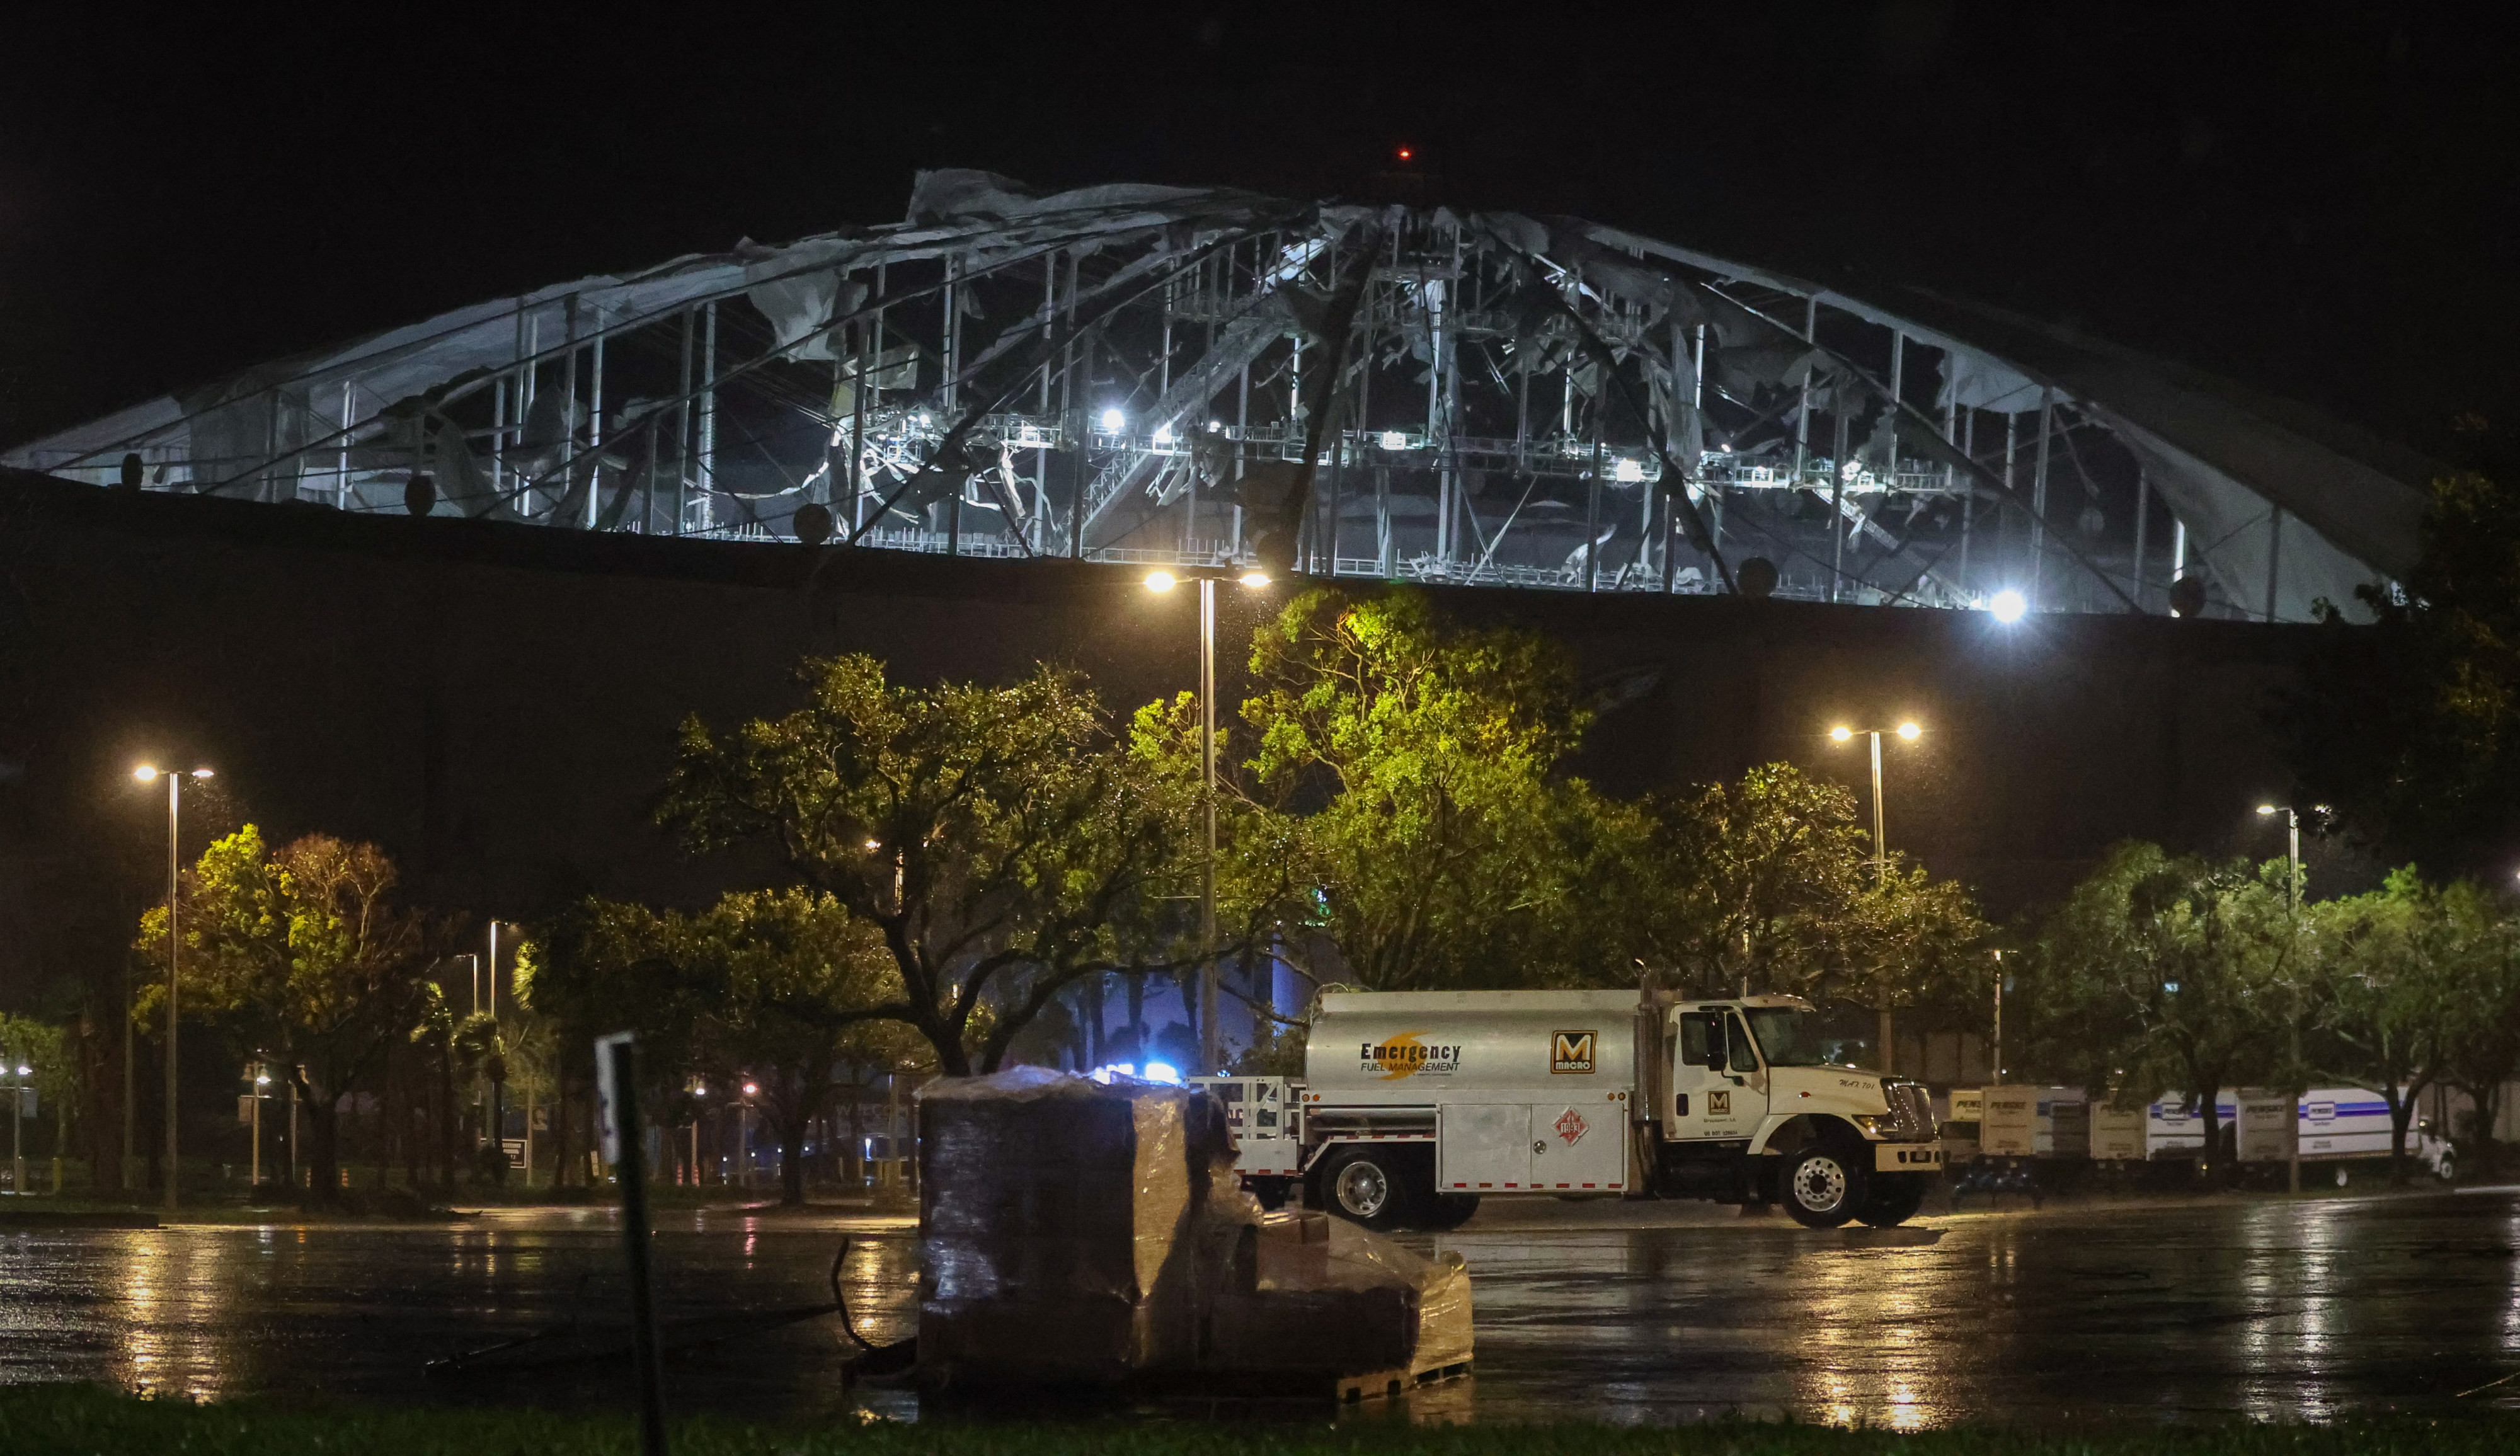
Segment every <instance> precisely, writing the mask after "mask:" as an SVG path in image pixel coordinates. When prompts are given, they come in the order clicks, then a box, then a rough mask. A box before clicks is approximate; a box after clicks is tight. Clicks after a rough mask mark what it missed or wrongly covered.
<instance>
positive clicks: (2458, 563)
mask: <svg viewBox="0 0 2520 1456" xmlns="http://www.w3.org/2000/svg"><path fill="white" fill-rule="evenodd" d="M2355 595H2356V596H2357V597H2358V598H2360V599H2361V601H2362V603H2363V608H2364V609H2365V610H2366V611H2368V612H2369V613H2370V614H2372V615H2373V617H2374V618H2375V621H2374V623H2373V624H2371V625H2367V626H2358V625H2349V624H2348V623H2347V622H2346V620H2345V617H2344V615H2343V614H2342V613H2341V612H2338V611H2335V610H2333V609H2329V610H2325V611H2323V612H2322V613H2321V616H2322V618H2323V620H2322V624H2321V628H2320V630H2321V632H2322V633H2323V634H2324V635H2323V640H2322V643H2321V648H2320V651H2319V652H2318V654H2317V656H2315V657H2314V658H2313V659H2312V660H2311V662H2310V663H2309V666H2308V670H2307V672H2306V674H2305V680H2304V683H2303V686H2302V687H2301V688H2300V689H2299V690H2298V691H2296V692H2294V693H2293V694H2291V695H2289V696H2288V697H2287V698H2286V699H2285V700H2284V701H2283V703H2282V705H2281V707H2280V709H2279V711H2278V714H2277V718H2276V726H2277V728H2278V730H2279V731H2280V733H2281V735H2282V737H2283V739H2284V740H2285V742H2286V745H2287V751H2288V755H2289V756H2290V758H2291V760H2292V763H2293V767H2294V771H2295V773H2296V775H2297V776H2298V778H2299V779H2300V781H2301V783H2302V785H2303V789H2304V792H2305V793H2306V794H2308V795H2310V796H2316V797H2318V798H2322V799H2324V800H2326V801H2328V802H2330V803H2333V804H2335V805H2337V806H2339V808H2340V809H2341V810H2342V811H2343V814H2344V816H2345V819H2346V821H2347V823H2348V825H2349V826H2350V828H2351V829H2352V831H2353V832H2354V833H2355V835H2356V836H2357V837H2358V838H2360V839H2362V840H2363V841H2366V842H2370V843H2373V844H2375V845H2376V846H2377V847H2378V848H2379V849H2380V850H2381V851H2382V852H2384V853H2386V854H2388V855H2389V856H2390V857H2392V858H2394V859H2413V860H2416V861H2419V862H2421V863H2424V864H2427V865H2431V866H2433V867H2434V868H2435V869H2436V870H2447V871H2448V872H2450V873H2452V874H2453V875H2457V874H2480V873H2486V872H2489V871H2498V870H2499V869H2500V867H2501V864H2502V856H2503V855H2505V854H2507V853H2508V849H2509V845H2510V843H2511V842H2512V840H2513V838H2514V836H2515V833H2520V490H2514V489H2512V488H2510V487H2509V486H2506V485H2504V484H2502V483H2500V482H2498V481H2497V480H2495V479H2493V478H2489V477H2486V476H2483V475H2479V474H2475V473H2473V472H2459V473H2456V474H2453V475H2451V476H2449V477H2447V478H2443V479H2441V480H2438V481H2436V482H2434V485H2433V497H2432V502H2431V506H2430V509H2429V510H2428V511H2427V513H2426V516H2425V522H2424V550H2423V555H2422V556H2421V557H2420V558H2419V559H2418V561H2417V562H2416V565H2415V567H2414V569H2412V570H2411V571H2409V572H2408V575H2407V578H2406V580H2405V581H2404V582H2402V583H2399V584H2397V585H2396V586H2394V587H2393V586H2390V585H2386V584H2373V585H2368V586H2363V587H2360V588H2358V589H2357V590H2356V593H2355Z"/></svg>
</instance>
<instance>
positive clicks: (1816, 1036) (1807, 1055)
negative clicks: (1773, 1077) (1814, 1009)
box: [1741, 1006, 1828, 1067]
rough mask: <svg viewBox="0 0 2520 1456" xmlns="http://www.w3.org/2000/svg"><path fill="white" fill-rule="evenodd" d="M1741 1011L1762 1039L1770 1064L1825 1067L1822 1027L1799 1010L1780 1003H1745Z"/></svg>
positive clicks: (1760, 1047) (1760, 1044) (1763, 1048)
mask: <svg viewBox="0 0 2520 1456" xmlns="http://www.w3.org/2000/svg"><path fill="white" fill-rule="evenodd" d="M1741 1014H1742V1015H1743V1016H1745V1017H1747V1018H1749V1020H1750V1034H1751V1035H1753V1036H1756V1037H1758V1038H1759V1050H1760V1051H1762V1052H1765V1053H1766V1054H1767V1057H1768V1065H1769V1066H1771V1067H1822V1066H1825V1065H1826V1064H1827V1062H1828V1056H1827V1054H1826V1052H1825V1051H1824V1050H1823V1048H1822V1046H1821V1040H1820V1027H1819V1026H1818V1025H1816V1024H1813V1022H1812V1019H1811V1018H1810V1017H1807V1016H1805V1015H1804V1014H1803V1013H1801V1012H1799V1011H1789V1010H1787V1009H1785V1008H1784V1007H1780V1006H1745V1007H1743V1008H1742V1009H1741Z"/></svg>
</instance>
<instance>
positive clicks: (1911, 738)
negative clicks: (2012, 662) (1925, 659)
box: [1828, 718, 1925, 1073]
mask: <svg viewBox="0 0 2520 1456" xmlns="http://www.w3.org/2000/svg"><path fill="white" fill-rule="evenodd" d="M1890 731H1891V732H1893V733H1896V734H1897V735H1899V737H1900V738H1902V739H1903V740H1905V741H1907V742H1909V743H1914V742H1915V741H1916V739H1917V738H1918V737H1919V736H1920V735H1922V734H1923V733H1924V731H1925V730H1924V729H1922V728H1919V727H1917V726H1916V723H1915V720H1914V719H1913V718H1911V719H1907V720H1905V721H1903V722H1901V723H1900V724H1899V726H1898V727H1896V728H1894V729H1892V730H1890ZM1858 733H1861V734H1863V735H1864V736H1865V737H1866V738H1868V739H1870V740H1872V873H1873V875H1874V877H1875V878H1876V879H1887V878H1888V877H1889V874H1890V845H1889V839H1888V836H1887V835H1886V834H1885V833H1884V831H1883V827H1882V815H1881V730H1880V729H1878V728H1849V727H1847V726H1846V725H1845V724H1843V723H1840V724H1839V725H1837V726H1836V727H1834V728H1831V729H1830V730H1828V736H1829V740H1830V741H1831V742H1832V743H1845V742H1847V741H1848V740H1850V739H1852V738H1854V737H1855V736H1856V735H1857V734H1858ZM1880 1015H1881V1031H1880V1035H1879V1036H1878V1037H1877V1038H1875V1039H1876V1040H1878V1041H1879V1042H1880V1054H1879V1055H1880V1062H1881V1070H1882V1071H1883V1072H1885V1073H1886V1072H1888V1071H1890V1070H1891V1069H1892V1068H1891V1065H1890V1061H1891V1058H1890V1051H1891V1048H1890V1008H1889V1007H1888V1006H1886V1005H1884V1006H1882V1007H1881V1008H1880Z"/></svg>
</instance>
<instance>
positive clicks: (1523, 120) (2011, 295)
mask: <svg viewBox="0 0 2520 1456" xmlns="http://www.w3.org/2000/svg"><path fill="white" fill-rule="evenodd" d="M389 11H390V8H370V9H361V8H355V7H328V8H326V9H324V10H321V11H313V12H307V13H303V14H300V15H297V16H295V17H294V18H285V17H280V13H279V12H276V11H275V12H272V13H271V14H272V15H273V16H274V17H280V18H274V19H269V20H260V19H257V20H252V21H248V20H247V19H244V17H245V16H247V15H248V14H253V15H256V16H259V15H261V14H262V13H261V12H259V11H251V12H249V11H248V10H242V9H239V10H231V9H228V8H224V7H203V8H197V9H195V10H192V11H190V12H189V13H175V12H161V11H152V12H146V13H133V14H124V15H110V14H106V13H104V12H105V8H104V7H85V8H79V7H65V6H56V7H51V8H49V9H48V11H47V12H46V13H44V14H42V15H40V16H37V17H32V18H30V17H27V16H24V15H21V16H19V17H16V18H14V19H13V20H12V21H11V22H10V24H9V33H8V35H7V37H6V40H5V47H6V51H5V54H6V74H5V82H0V443H16V442H18V441H20V440H22V439H25V438H27V437H29V436H32V435H34V434H37V433H40V432H44V431H46V430H49V429H53V428H57V427H60V426H64V425H68V424H72V423H76V422H78V421H80V420H83V419H86V418H89V417H92V416H94V415H97V414H100V413H103V412H104V411H106V410H108V409H111V408H113V407H116V406H118V405H121V404H124V403H128V402H130V401H132V400H134V399H138V398H141V397H145V396H148V395H150V394H154V393H157V392H159V391H162V390H165V389H167V388H170V387H183V386H186V385H189V384H195V383H199V382H202V381H203V380H206V379H209V378H212V377H215V376H217V375H219V374H220V373H222V372H224V371H227V370H231V369H234V368H237V367H239V366H243V365H246V364H249V363H252V362H254V361H257V360H260V359H265V358H269V357H273V356H275V355H280V354H283V353H287V352H290V351H293V350H295V349H299V348H304V347H308V346H312V345H317V344H322V343H326V342H329V341H336V340H339V339H342V338H346V337H350V336H354V335H357V334H360V333H363V332H366V331H368V330H372V329H376V328H380V327H383V326H387V325H391V324H395V323H399V322H403V321H406V320H409V319H413V318H417V317H421V316H425V315H427V314H428V313H429V312H431V311H434V310H437V309H440V308H443V307H446V306H449V305H453V304H458V303H463V302H467V301H472V300H473V299H476V298H480V297H484V296H494V295H498V294H502V293H509V292H515V291H517V290H521V289H524V288H528V287H531V286H535V285H539V284H544V283H549V282H555V281H558V280H561V279H563V278H566V277H572V276H576V275H579V274H583V273H589V272H596V271H602V270H607V269H616V268H628V267H635V266H639V265H642V264H646V263H651V262H654V261H658V260H661V259H663V258H665V257H667V256H670V255H672V254H674V253H677V252H683V251H691V250H714V249H722V248H725V247H727V246H729V245H731V244H732V243H734V242H735V241H736V239H738V238H739V237H743V236H747V235H748V236H751V237H754V238H759V239H763V240H780V239H786V238H790V237H793V236H796V235H799V234H803V233H809V232H815V231H820V230H823V229H827V228H832V227H835V226H840V225H844V224H851V223H879V222H888V221H893V220H897V219H898V218H899V216H900V215H901V211H902V207H903V204H904V201H905V199H906V197H907V194H908V190H909V186H910V179H911V174H912V172H913V170H914V169H916V168H918V167H922V166H955V165H959V166H978V167H986V168H990V169H992V170H996V171H1000V172H1005V173H1007V174H1009V175H1012V176H1015V177H1019V178H1023V179H1026V180H1029V181H1031V182H1033V183H1035V184H1038V185H1042V186H1045V187H1058V186H1071V185H1079V184H1085V183H1091V182H1099V181H1111V180H1146V181H1163V182H1181V183H1198V182H1218V183H1229V184H1238V185H1241V186H1245V187H1250V188H1255V189H1261V190H1267V191H1273V192H1280V193H1285V194H1293V195H1332V194H1345V195H1350V196H1372V195H1375V194H1377V193H1380V192H1385V191H1387V190H1388V188H1389V184H1388V182H1386V181H1384V180H1381V179H1379V178H1378V177H1377V174H1378V173H1381V172H1384V171H1386V170H1387V169H1389V168H1390V167H1391V166H1392V165H1393V163H1392V161H1391V158H1392V156H1393V153H1394V151H1395V149H1397V148H1399V147H1401V146H1407V147H1409V148H1411V149H1412V150H1413V152H1414V153H1415V154H1416V159H1415V161H1414V162H1413V163H1412V165H1413V166H1414V167H1415V168H1416V169H1418V170H1419V171H1421V172H1424V173H1427V174H1429V176H1428V177H1427V179H1426V183H1425V185H1426V189H1427V196H1428V197H1429V199H1430V200H1433V201H1449V202H1452V203H1455V204H1456V205H1464V206H1496V207H1515V208H1523V209H1528V210H1554V211H1569V212H1580V213H1582V214H1584V215H1587V216H1591V217H1594V218H1598V219H1599V220H1602V221H1607V222H1613V223H1618V224H1623V225H1627V226H1631V227H1634V228H1637V229H1640V230H1643V231H1645V232H1648V233H1651V234H1654V235H1657V236H1661V237H1666V238H1670V239H1672V240H1674V241H1680V242H1687V243H1691V244H1694V245H1697V246H1700V247H1704V248H1707V249H1710V250H1716V251H1720V252H1729V253H1732V254H1734V255H1738V256H1740V257H1742V258H1745V259H1748V260H1754V261H1759V262H1764V263H1767V264H1770V265H1772V266H1778V267H1783V268H1788V269H1796V270H1801V271H1804V272H1806V273H1807V274H1815V275H1819V276H1821V277H1823V279H1825V280H1827V281H1831V282H1836V283H1839V284H1841V285H1842V286H1845V287H1848V288H1850V289H1855V290H1859V291H1862V290H1869V291H1871V292H1873V293H1876V294H1881V295H1885V296H1886V295H1887V294H1888V293H1889V292H1890V291H1891V290H1892V289H1893V288H1895V287H1897V286H1900V285H1904V284H1910V283H1914V284H1922V285H1926V286H1930V287H1935V288H1939V289H1943V290H1946V291H1950V292H1954V293H1959V294H1965V295H1968V296H1975V297H1978V298H1982V299H1985V300H1988V301H1992V302H1996V303H2000V304H2003V305H2005V306H2009V307H2012V308H2017V309H2021V310H2023V311H2026V312H2029V313H2033V314H2036V315H2039V316H2042V317H2046V318H2049V319H2054V320H2059V321H2064V322H2070V323H2073V324H2075V325H2078V326H2080V327H2082V328H2085V329H2087V330H2089V331H2091V332H2093V333H2094V334H2097V335H2101V336H2104V337H2109V338H2114V339H2116V340H2118V341H2123V342H2126V343H2130V344H2133V345H2136V346H2138V347H2141V348H2146V349H2150V350H2155V351H2158V352H2161V353H2165V354H2169V355H2172V356H2175V357H2179V358H2183V359H2185V360H2187V361H2189V362H2191V363H2194V364H2197V365H2200V366H2202V367H2205V368H2207V369H2211V370H2214V371H2216V372H2219V373H2223V374H2226V375H2228V376H2231V377H2233V378H2236V379H2239V380H2241V381H2243V382H2245V383H2247V384H2250V385H2253V386H2256V387H2261V388H2265V389H2269V390H2272V391H2274V392H2276V393H2281V394H2287V395H2291V396H2293V397H2295V398H2298V399H2300V400H2303V401H2304V402H2307V403H2310V404H2313V405H2315V406H2318V407H2319V408H2322V409H2324V410H2326V411H2328V412H2330V413H2333V414H2335V415H2337V416H2340V417H2342V418H2345V419H2349V420H2352V421H2354V422H2356V423H2359V424H2362V425H2364V426H2367V427H2369V428H2372V429H2375V430H2378V431H2380V432H2385V433H2388V434H2391V435H2394V436H2397V437H2399V438H2401V439H2403V440H2406V441H2408V442H2409V443H2412V444H2414V445H2417V446H2419V447H2421V448H2424V449H2427V450H2431V451H2434V452H2436V453H2438V454H2441V455H2444V456H2446V457H2454V456H2473V455H2475V454H2477V453H2478V451H2479V450H2480V449H2481V448H2485V447H2488V446H2490V445H2492V444H2493V443H2494V442H2495V441H2497V440H2498V439H2503V438H2507V437H2508V436H2509V435H2510V434H2511V433H2512V432H2513V427H2514V426H2515V425H2520V364H2516V363H2515V362H2514V349H2513V344H2514V341H2515V339H2520V327H2515V326H2516V325H2520V258H2516V257H2515V253H2520V249H2515V247H2514V244H2513V238H2514V224H2515V223H2520V215H2515V214H2520V202H2515V199H2520V187H2515V183H2520V153H2515V151H2514V150H2513V149H2512V147H2511V146H2510V145H2509V142H2510V137H2511V134H2512V133H2513V131H2514V130H2515V128H2513V127H2512V126H2511V124H2510V113H2511V112H2512V110H2513V108H2514V106H2515V102H2514V99H2513V98H2514V96H2515V94H2520V93H2516V92H2515V88H2514V85H2513V81H2514V78H2515V76H2514V72H2515V66H2514V62H2513V40H2514V39H2515V34H2514V32H2515V30H2520V23H2514V22H2513V21H2511V20H2494V21H2480V20H2477V19H2473V18H2469V17H2465V16H2457V15H2454V14H2449V13H2446V12H2444V11H2443V10H2442V8H2438V7H2415V6H2402V7H2378V6H2345V5H2339V6H2324V5H2311V6H2296V7H2281V8H2278V7H2272V6H2270V7H2256V8H2252V7H2239V6H2210V7H2208V6H2194V7H2141V8H2138V7H2137V6H2135V5H2132V4H2114V5H2104V6H2092V7H2062V8H2060V7H2052V6H2003V7H1998V6H1993V5H1984V6H1973V5H1958V6H1955V5H1949V4H1938V3H1929V0H1889V3H1873V4H1777V3H1759V4H1736V5H1732V6H1726V7H1695V6H1654V7H1648V6H1643V5H1638V6H1632V7H1627V8H1624V9H1604V10H1598V11H1588V10H1584V9H1580V8H1571V7H1565V6H1524V7H1515V8H1511V9H1487V8H1481V7H1468V6H1423V7H1413V8H1411V9H1410V10H1409V11H1406V12H1404V11H1400V10H1397V9H1383V8H1379V7H1373V6H1366V5H1355V4H1346V5H1331V6H1303V5H1295V6H1288V5H1269V6H1256V5H1245V6H1210V5H1199V4H1182V5H1176V6H1170V7H1163V8H1160V9H1152V10H1147V11H1137V10H1133V9H1128V8H1123V7H1117V6H1110V7H1081V6H1079V7H1012V6H1010V7H1006V8H1004V10H1003V11H1000V10H997V9H991V10H985V11H978V10H974V11H962V10H958V9H957V8H955V7H952V6H947V5H942V4H899V5H885V6H867V5H841V6H824V7H818V8H816V9H815V10H814V11H812V12H811V13H810V14H809V15H808V16H803V17H788V18H780V17H774V16H771V15H768V14H766V13H765V11H764V10H762V9H761V8H758V7H675V8H670V9H667V8H656V9H650V8H644V7H632V8H621V9H607V10H600V11H599V10H590V9H586V8H583V7H568V8H566V12H565V15H564V16H562V17H556V18H549V19H532V18H530V17H531V16H532V15H533V14H534V12H531V11H529V10H528V9H527V8H525V7H502V8H500V9H499V10H497V11H495V12H492V13H490V15H489V16H472V17H468V16H466V15H464V14H462V13H459V12H458V11H457V10H456V9H454V8H451V7H442V6H432V7H427V8H426V9H425V10H422V9H415V10H413V11H411V12H410V13H408V14H407V15H405V16H404V17H403V18H402V19H400V20H398V21H395V22H393V23H390V24H388V23H387V18H388V14H389ZM2191 11H2192V12H2195V13H2194V14H2189V13H2187V12H2191ZM1644 14H1650V15H1652V16H1654V17H1655V18H1654V19H1649V20H1648V19H1641V18H1640V17H1641V16H1642V15H1644Z"/></svg>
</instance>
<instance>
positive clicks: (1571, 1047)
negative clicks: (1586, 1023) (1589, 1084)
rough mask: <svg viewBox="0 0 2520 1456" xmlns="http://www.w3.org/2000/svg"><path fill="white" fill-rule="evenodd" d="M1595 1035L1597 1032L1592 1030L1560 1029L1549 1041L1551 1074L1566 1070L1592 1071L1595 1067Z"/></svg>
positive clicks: (1554, 1074)
mask: <svg viewBox="0 0 2520 1456" xmlns="http://www.w3.org/2000/svg"><path fill="white" fill-rule="evenodd" d="M1594 1037H1595V1033H1594V1032H1591V1031H1560V1032H1558V1033H1557V1034H1556V1035H1555V1036H1553V1037H1551V1038H1550V1042H1549V1073H1550V1075H1552V1076H1556V1075H1559V1074H1561V1073H1565V1072H1590V1071H1591V1070H1592V1069H1593V1041H1594Z"/></svg>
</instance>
